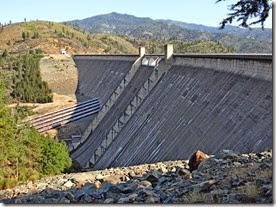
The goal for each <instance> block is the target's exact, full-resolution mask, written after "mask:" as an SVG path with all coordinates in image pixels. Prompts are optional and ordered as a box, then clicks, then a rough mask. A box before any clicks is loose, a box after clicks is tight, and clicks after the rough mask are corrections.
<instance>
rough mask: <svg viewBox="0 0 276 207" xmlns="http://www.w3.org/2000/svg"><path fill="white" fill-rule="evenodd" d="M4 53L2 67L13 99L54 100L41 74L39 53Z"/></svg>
mask: <svg viewBox="0 0 276 207" xmlns="http://www.w3.org/2000/svg"><path fill="white" fill-rule="evenodd" d="M4 53H5V52H3V55H2V57H3V58H1V61H0V68H1V69H2V73H3V75H4V76H5V78H6V82H7V85H8V87H9V94H10V96H11V97H12V98H13V100H16V101H20V102H32V103H47V102H52V100H53V96H52V92H51V90H50V89H49V87H48V84H47V83H46V82H44V81H42V79H41V76H40V70H39V61H40V58H41V57H42V56H41V55H38V54H28V55H27V54H26V55H18V56H9V55H4Z"/></svg>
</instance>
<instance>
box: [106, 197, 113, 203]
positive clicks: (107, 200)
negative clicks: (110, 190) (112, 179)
mask: <svg viewBox="0 0 276 207" xmlns="http://www.w3.org/2000/svg"><path fill="white" fill-rule="evenodd" d="M104 203H114V199H113V198H107V199H105V200H104Z"/></svg>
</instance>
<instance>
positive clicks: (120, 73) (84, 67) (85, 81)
mask: <svg viewBox="0 0 276 207" xmlns="http://www.w3.org/2000/svg"><path fill="white" fill-rule="evenodd" d="M137 58H138V55H121V56H120V55H116V56H112V55H75V56H74V61H75V63H76V64H77V67H78V79H79V80H78V87H77V91H76V96H77V99H78V101H79V102H80V101H86V100H88V99H91V98H93V97H101V101H102V103H105V102H106V100H107V99H108V98H109V96H110V95H111V94H112V92H113V91H114V89H115V88H116V87H117V85H118V84H119V83H120V82H121V80H122V79H123V78H124V77H125V75H126V74H127V72H128V71H129V70H130V69H131V67H132V65H133V63H134V62H135V61H136V59H137Z"/></svg>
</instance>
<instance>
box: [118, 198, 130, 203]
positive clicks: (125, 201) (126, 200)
mask: <svg viewBox="0 0 276 207" xmlns="http://www.w3.org/2000/svg"><path fill="white" fill-rule="evenodd" d="M118 203H129V198H128V197H125V198H120V199H119V200H118Z"/></svg>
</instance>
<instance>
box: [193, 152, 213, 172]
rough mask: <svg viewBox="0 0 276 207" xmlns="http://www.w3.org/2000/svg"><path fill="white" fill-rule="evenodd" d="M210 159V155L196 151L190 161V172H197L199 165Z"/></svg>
mask: <svg viewBox="0 0 276 207" xmlns="http://www.w3.org/2000/svg"><path fill="white" fill-rule="evenodd" d="M207 158H209V156H208V155H206V154H205V153H203V152H201V151H200V150H198V151H196V152H195V153H194V154H193V155H192V156H191V158H190V159H189V164H188V165H189V169H190V171H191V172H192V171H194V170H197V168H198V165H199V164H200V163H201V162H202V161H203V160H205V159H207Z"/></svg>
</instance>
